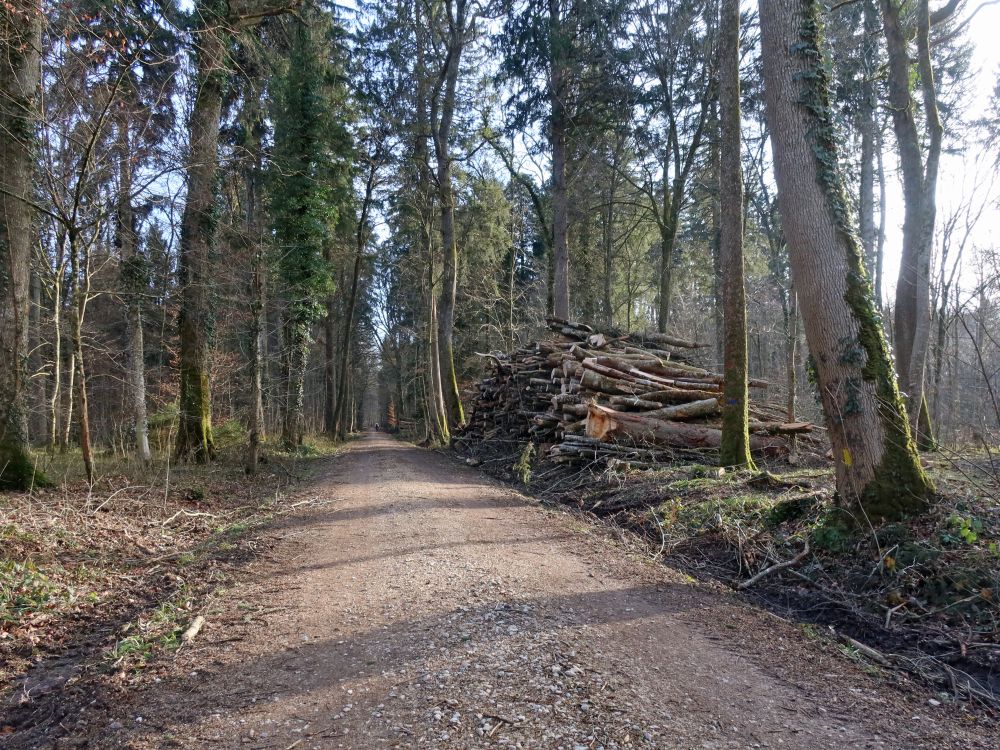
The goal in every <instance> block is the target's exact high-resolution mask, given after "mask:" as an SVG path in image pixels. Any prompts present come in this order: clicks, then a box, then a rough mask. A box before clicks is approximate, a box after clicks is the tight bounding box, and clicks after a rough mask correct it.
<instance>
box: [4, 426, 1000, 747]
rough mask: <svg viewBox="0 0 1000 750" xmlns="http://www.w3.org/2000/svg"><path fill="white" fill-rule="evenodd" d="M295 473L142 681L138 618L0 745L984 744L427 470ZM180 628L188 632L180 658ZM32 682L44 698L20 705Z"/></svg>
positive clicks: (822, 644) (902, 690)
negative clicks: (196, 621)
mask: <svg viewBox="0 0 1000 750" xmlns="http://www.w3.org/2000/svg"><path fill="white" fill-rule="evenodd" d="M311 473H312V476H311V478H310V479H308V480H307V481H306V482H304V483H303V484H301V485H300V486H299V487H298V488H297V489H296V490H295V491H294V493H293V494H292V495H290V496H289V497H287V498H285V499H283V500H281V501H280V503H279V506H280V508H281V509H283V510H284V512H278V511H277V510H275V513H274V514H273V515H274V517H273V519H272V520H271V522H270V523H268V524H267V525H266V526H264V527H262V528H256V529H247V530H245V533H242V534H241V535H239V536H235V535H234V536H232V537H227V538H228V539H229V541H228V542H227V544H228V545H229V550H228V552H226V551H220V550H219V549H218V548H219V545H218V544H216V545H215V550H216V553H221V552H226V554H225V555H222V557H220V556H219V554H216V553H213V557H212V559H213V560H216V562H214V563H212V564H211V565H209V564H208V563H205V564H204V566H203V567H202V568H200V570H203V571H205V575H202V576H199V578H210V577H211V571H213V570H215V571H220V570H221V571H224V575H219V576H218V578H219V583H218V584H217V585H216V586H215V587H214V588H210V589H208V590H207V591H206V592H202V593H201V594H199V593H198V592H195V591H192V592H191V593H190V595H188V596H186V597H185V596H182V597H181V598H180V599H179V600H176V606H175V607H174V609H173V610H170V611H169V612H165V613H163V614H162V615H161V619H163V618H166V619H171V620H172V621H173V622H175V625H173V626H170V628H168V630H169V632H170V633H171V635H170V638H172V641H171V643H170V644H164V643H162V642H160V644H159V646H157V647H156V648H153V647H152V646H151V647H150V649H149V651H150V654H149V658H148V660H146V659H143V658H136V657H135V653H136V652H139V653H143V651H142V649H143V648H144V646H142V645H140V643H141V644H147V643H149V642H150V637H151V636H152V635H154V634H155V633H156V632H157V631H156V630H155V628H153V629H152V630H150V623H152V622H154V621H155V618H154V617H151V616H150V617H144V618H142V617H140V618H139V620H138V622H139V624H140V625H139V627H137V630H138V631H140V632H142V633H144V634H145V635H143V638H142V639H139V643H133V646H134V648H122V647H121V644H122V643H123V642H124V640H123V639H121V638H119V640H117V641H115V645H116V647H117V648H118V651H119V652H123V653H120V654H118V655H117V656H116V655H115V654H111V656H112V657H114V658H111V659H110V660H109V658H108V655H107V654H106V655H105V658H104V661H103V664H104V667H103V668H101V669H92V668H88V667H87V666H86V665H83V666H81V665H80V662H79V661H77V662H74V661H73V660H72V659H68V658H67V657H65V655H64V656H63V657H62V658H63V667H60V666H59V664H60V662H59V660H58V659H56V658H54V657H53V658H43V659H41V660H40V661H38V663H37V664H35V665H34V668H33V669H32V671H31V672H29V680H28V683H23V682H22V683H19V684H15V689H14V691H13V692H12V693H10V694H8V695H7V696H5V700H6V701H8V703H7V704H6V707H5V708H4V711H5V712H6V713H5V714H2V715H0V717H2V718H0V747H2V748H12V749H13V748H16V749H18V750H22V749H27V748H48V749H50V750H52V749H58V748H64V747H89V748H101V749H102V750H103V748H131V749H132V750H144V749H148V748H170V747H177V748H201V747H205V748H209V747H211V748H237V747H239V748H261V749H262V750H263V749H264V748H276V749H277V750H293V748H298V749H299V750H305V749H306V748H359V749H364V748H382V747H385V748H391V747H394V748H414V747H440V748H462V749H471V748H486V747H491V748H492V747H510V748H525V749H527V748H546V749H547V748H565V749H566V750H584V749H585V748H586V749H587V750H592V749H596V748H604V749H605V750H612V749H613V748H618V749H624V748H720V749H721V748H754V747H758V748H772V747H773V748H777V747H794V748H838V750H839V748H843V747H850V748H928V749H930V748H934V749H935V750H937V749H945V748H984V749H985V748H993V747H997V743H998V742H1000V726H998V725H997V723H996V722H995V720H994V719H993V717H992V716H991V714H990V713H989V711H987V710H979V709H978V707H977V706H976V705H975V704H969V703H966V702H962V701H947V700H940V699H939V696H938V694H936V693H933V692H931V691H930V689H929V688H927V687H926V686H925V685H923V683H919V682H915V681H912V680H910V679H908V678H907V677H906V676H905V675H902V674H900V673H899V672H897V671H895V670H884V669H882V668H881V667H880V666H879V665H878V664H876V663H872V662H869V661H867V660H865V659H858V658H854V657H856V654H853V655H852V654H848V653H845V651H844V649H843V647H842V646H841V645H840V644H837V643H835V642H834V641H832V640H830V639H827V638H825V637H823V636H822V635H821V634H819V633H817V632H816V630H815V629H813V628H808V627H802V626H799V625H796V624H795V623H793V622H790V621H788V620H785V619H782V618H780V617H777V616H775V615H773V614H771V613H769V612H768V611H766V610H765V609H761V608H758V607H756V606H754V605H753V604H751V603H750V602H748V601H747V600H746V599H745V598H743V597H742V596H740V595H738V594H737V593H735V592H733V591H731V590H729V589H728V588H726V587H723V586H721V585H718V584H713V583H712V582H711V581H696V580H694V579H692V578H691V577H690V576H689V575H687V574H685V573H682V572H679V571H677V570H674V569H671V568H669V567H666V566H664V565H662V564H660V563H658V562H653V561H652V560H651V558H650V555H649V553H648V550H647V548H646V547H645V546H643V545H632V544H630V543H629V542H628V540H627V538H625V537H620V538H616V537H615V535H613V534H611V533H609V528H608V527H607V526H604V525H601V524H597V523H591V522H589V521H587V520H586V518H584V517H582V516H579V515H571V514H566V513H563V512H560V511H558V510H552V509H547V508H545V507H544V506H542V505H540V504H538V503H537V502H535V501H533V500H531V499H528V498H526V497H524V496H522V495H519V494H517V493H516V492H514V491H513V490H511V489H509V488H508V487H505V486H503V485H501V484H500V483H497V482H494V481H492V480H490V479H488V478H486V477H484V476H483V475H482V474H480V473H478V472H476V471H474V470H472V469H470V468H467V467H464V466H461V465H458V464H457V463H456V461H454V460H453V459H452V458H450V457H448V456H446V455H442V454H439V453H435V452H431V451H426V450H422V449H419V448H414V447H411V446H408V445H406V444H404V443H401V442H398V441H394V440H392V439H390V438H388V437H385V436H378V435H366V436H365V437H364V438H363V439H362V440H361V441H358V442H355V443H353V444H352V445H351V446H350V448H349V450H348V451H346V453H345V454H344V455H341V456H336V457H333V458H329V459H318V460H317V461H316V462H315V463H314V466H313V470H312V472H311ZM193 512H198V511H193ZM213 512H215V511H213ZM192 518H195V519H197V518H199V517H192ZM218 533H221V532H214V533H213V534H212V535H210V536H208V537H207V539H212V538H215V537H216V535H217V534H218ZM226 555H228V556H226ZM220 560H221V561H220ZM198 564H199V563H197V562H196V561H194V560H192V562H191V565H192V566H197V565H198ZM163 572H164V573H165V574H169V575H177V573H176V572H175V571H174V570H173V569H170V570H166V571H163ZM201 583H203V582H202V581H190V582H189V585H190V586H195V585H200V584H201ZM138 594H139V592H137V596H136V598H138ZM175 599H176V597H175ZM161 609H162V607H161V608H158V610H157V611H160V610H161ZM177 609H179V610H181V611H182V612H183V613H184V615H183V616H182V617H181V616H178V615H177V614H176V612H175V611H174V610H177ZM196 615H201V616H204V617H205V624H204V627H203V628H202V630H201V632H200V633H199V634H198V635H197V636H196V637H194V638H193V639H191V640H190V641H188V642H184V641H183V638H182V636H181V635H180V633H181V631H182V630H183V627H186V625H187V624H188V622H189V621H190V620H191V619H192V618H194V617H195V616H196ZM119 619H121V618H119ZM119 632H120V633H121V632H126V631H121V630H119ZM160 637H161V639H162V637H163V635H162V633H161V635H160ZM167 645H170V646H179V647H176V648H167ZM60 669H61V670H62V671H61V672H60ZM67 671H68V672H70V673H71V675H70V676H69V677H68V678H62V679H61V682H60V680H59V678H58V675H59V674H60V673H66V672H67ZM54 673H55V674H56V675H57V677H56V678H53V677H52V675H53V674H54ZM33 674H34V675H35V676H34V677H32V675H33ZM42 675H49V677H48V678H46V677H43V676H42ZM46 679H48V681H49V682H50V683H51V684H53V685H54V687H52V688H50V689H47V690H41V691H39V694H37V695H36V694H34V693H32V692H31V690H30V684H31V681H32V680H35V682H36V683H38V682H42V683H44V682H45V680H46ZM26 685H27V686H28V687H29V689H28V690H25V686H26Z"/></svg>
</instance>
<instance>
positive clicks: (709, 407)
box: [580, 398, 719, 422]
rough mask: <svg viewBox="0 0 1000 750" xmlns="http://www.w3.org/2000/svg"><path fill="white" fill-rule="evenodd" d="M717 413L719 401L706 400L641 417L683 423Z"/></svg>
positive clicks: (666, 408)
mask: <svg viewBox="0 0 1000 750" xmlns="http://www.w3.org/2000/svg"><path fill="white" fill-rule="evenodd" d="M580 406H584V404H580ZM718 413H719V399H717V398H706V399H703V400H701V401H692V402H690V403H687V404H677V405H676V406H667V407H665V408H663V409H656V410H655V411H647V412H645V413H644V414H643V415H642V416H643V417H652V418H653V419H666V420H675V421H678V422H683V421H685V420H688V419H697V418H699V417H708V416H711V415H712V414H718Z"/></svg>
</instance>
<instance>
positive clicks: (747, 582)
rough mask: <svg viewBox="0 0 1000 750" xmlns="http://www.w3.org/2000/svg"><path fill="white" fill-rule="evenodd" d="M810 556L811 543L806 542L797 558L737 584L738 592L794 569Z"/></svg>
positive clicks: (771, 567) (780, 563)
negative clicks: (769, 577)
mask: <svg viewBox="0 0 1000 750" xmlns="http://www.w3.org/2000/svg"><path fill="white" fill-rule="evenodd" d="M808 554H809V541H808V540H806V546H805V547H804V548H803V549H802V551H801V552H800V553H799V554H797V555H796V556H795V557H793V558H792V559H790V560H784V561H782V562H779V563H775V564H774V565H771V566H769V567H767V568H764V569H763V570H762V571H760V572H759V573H758V574H757V575H755V576H753V577H752V578H748V579H747V580H745V581H741V582H739V583H737V584H736V588H737V589H738V590H740V591H743V590H744V589H748V588H750V587H751V586H753V585H754V584H755V583H757V581H759V580H760V579H762V578H766V577H767V576H769V575H771V574H772V573H777V572H778V571H780V570H785V569H786V568H791V567H793V566H795V565H798V564H799V563H800V562H802V561H803V560H804V559H805V557H806V555H808Z"/></svg>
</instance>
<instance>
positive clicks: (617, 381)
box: [458, 318, 814, 467]
mask: <svg viewBox="0 0 1000 750" xmlns="http://www.w3.org/2000/svg"><path fill="white" fill-rule="evenodd" d="M547 322H548V327H549V329H550V330H551V331H552V332H553V333H554V334H555V335H554V336H553V337H552V338H550V339H548V340H544V341H539V342H537V343H536V344H534V345H532V346H525V347H522V348H519V349H517V350H515V351H514V352H512V353H510V354H507V355H503V354H488V355H482V356H486V357H489V359H490V361H491V363H492V373H491V375H490V376H489V377H486V378H484V379H483V380H481V381H480V382H479V384H478V392H477V394H476V396H475V398H474V403H473V409H472V413H471V416H470V418H469V423H468V425H467V426H466V428H465V430H464V432H463V433H462V434H461V435H460V436H459V438H458V442H459V446H460V447H465V448H466V449H472V448H473V446H475V445H477V444H509V445H523V444H524V443H525V442H527V441H530V442H532V443H533V444H534V445H535V446H536V449H537V452H538V455H541V456H546V457H547V458H548V459H549V460H550V461H552V462H554V463H561V464H590V463H593V462H595V461H596V462H603V463H612V462H625V463H628V464H629V465H631V466H637V467H649V466H655V465H656V464H658V463H661V462H664V461H667V460H670V459H672V458H674V457H675V456H676V455H677V454H678V453H684V452H692V451H703V450H706V449H709V450H710V449H714V448H718V446H719V443H720V440H721V435H722V433H721V417H720V399H721V397H722V383H723V377H722V375H719V374H717V373H713V372H710V371H708V370H705V369H703V368H700V367H696V366H694V365H692V364H690V361H689V360H690V355H691V352H692V351H693V350H695V349H697V348H699V344H697V343H695V342H691V341H685V340H683V339H679V338H676V337H673V336H670V335H667V334H662V333H641V334H636V333H623V332H621V331H607V330H606V331H596V330H594V329H593V328H592V327H590V326H588V325H584V324H581V323H570V322H568V321H565V320H560V319H557V318H549V319H548V321H547ZM766 385H767V384H766V383H763V382H761V381H757V380H751V381H750V386H751V389H752V391H751V394H752V395H751V407H750V414H751V423H750V430H751V438H750V447H751V450H753V451H755V452H756V453H758V454H763V455H768V456H775V455H781V454H783V453H787V452H788V450H789V445H790V438H791V437H792V436H795V435H801V436H804V439H806V440H807V441H808V440H810V437H809V433H810V432H812V430H813V425H811V424H809V423H806V422H792V423H789V422H786V421H783V420H782V416H783V411H782V409H781V408H780V407H776V406H772V405H770V404H767V403H758V401H757V400H755V399H754V398H753V394H755V393H756V392H759V391H760V390H761V389H764V388H766ZM813 439H814V438H813Z"/></svg>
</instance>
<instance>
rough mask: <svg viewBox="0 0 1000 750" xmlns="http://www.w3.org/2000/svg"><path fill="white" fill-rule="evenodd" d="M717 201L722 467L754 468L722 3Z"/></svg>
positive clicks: (735, 64)
mask: <svg viewBox="0 0 1000 750" xmlns="http://www.w3.org/2000/svg"><path fill="white" fill-rule="evenodd" d="M719 116H720V129H719V133H720V142H719V149H720V154H719V157H720V161H719V165H720V171H719V177H720V185H719V188H720V198H721V201H722V207H721V208H722V210H721V217H720V218H721V229H722V234H721V237H720V246H719V255H720V261H721V264H722V272H723V295H724V305H723V313H724V314H723V326H724V329H725V336H724V339H725V344H724V359H725V370H724V372H725V382H724V383H723V389H722V391H723V393H722V441H721V443H720V445H719V463H720V464H721V465H722V466H736V467H746V468H750V469H752V468H754V463H753V459H752V458H751V457H750V431H749V422H750V416H749V413H748V407H749V399H748V394H747V390H748V383H747V380H748V377H749V372H748V363H747V303H746V287H745V282H744V279H743V276H744V264H743V170H742V168H741V164H740V154H741V148H740V146H741V142H742V140H741V137H740V135H741V134H740V7H739V0H722V5H721V8H720V24H719Z"/></svg>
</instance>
